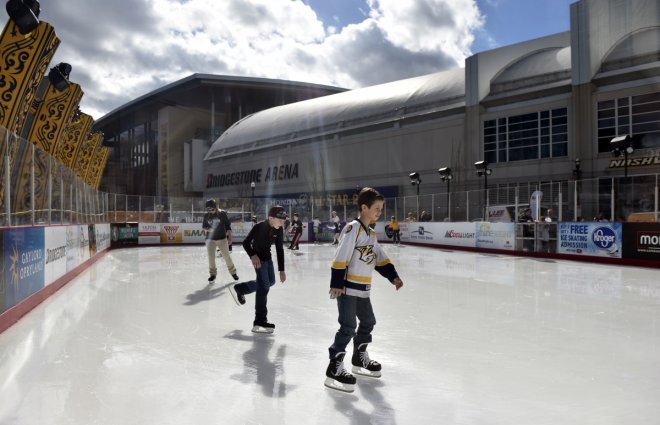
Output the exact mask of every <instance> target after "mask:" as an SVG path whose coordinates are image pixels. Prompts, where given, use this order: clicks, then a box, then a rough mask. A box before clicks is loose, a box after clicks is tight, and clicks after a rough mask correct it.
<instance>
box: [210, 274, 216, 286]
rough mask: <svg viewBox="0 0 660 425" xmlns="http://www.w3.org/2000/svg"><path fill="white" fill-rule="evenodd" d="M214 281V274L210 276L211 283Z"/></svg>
mask: <svg viewBox="0 0 660 425" xmlns="http://www.w3.org/2000/svg"><path fill="white" fill-rule="evenodd" d="M213 282H215V275H214V274H212V275H211V276H209V285H210V284H212V283H213Z"/></svg>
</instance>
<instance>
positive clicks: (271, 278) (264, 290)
mask: <svg viewBox="0 0 660 425" xmlns="http://www.w3.org/2000/svg"><path fill="white" fill-rule="evenodd" d="M285 218H286V212H285V211H284V208H283V207H281V206H279V205H276V206H274V207H271V209H270V211H269V212H268V219H267V220H264V221H261V222H259V223H257V224H255V225H254V226H252V229H251V230H250V232H249V233H248V235H247V236H246V237H245V239H244V240H243V248H244V249H245V252H246V253H247V255H248V257H250V260H251V261H252V265H253V266H254V269H255V271H256V273H257V277H256V279H255V280H250V281H248V282H242V283H237V284H236V285H233V286H230V287H229V292H230V293H231V295H232V297H234V301H236V304H238V305H243V304H245V295H247V294H251V293H252V292H256V295H255V299H254V311H255V312H254V323H253V327H252V332H256V333H273V331H274V330H275V325H274V324H272V323H268V318H267V316H268V307H267V304H268V291H269V290H270V287H271V286H273V285H274V284H275V269H274V267H273V259H272V257H271V253H270V248H271V246H272V244H273V243H274V244H275V251H276V253H277V266H278V270H279V272H280V282H282V283H284V281H285V280H286V273H284V248H283V247H282V239H283V238H284V235H283V232H282V222H283V221H284V219H285Z"/></svg>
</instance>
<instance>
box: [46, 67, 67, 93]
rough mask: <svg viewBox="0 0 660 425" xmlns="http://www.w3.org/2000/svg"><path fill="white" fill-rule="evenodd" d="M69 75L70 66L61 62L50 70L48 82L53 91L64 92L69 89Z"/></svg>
mask: <svg viewBox="0 0 660 425" xmlns="http://www.w3.org/2000/svg"><path fill="white" fill-rule="evenodd" d="M69 74H71V65H69V64H68V63H65V62H61V63H59V64H58V65H57V66H55V67H53V68H51V69H50V72H49V73H48V80H49V81H50V83H51V84H52V85H53V87H55V90H57V91H64V90H66V89H67V88H69Z"/></svg>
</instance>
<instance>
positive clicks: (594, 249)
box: [111, 221, 660, 268]
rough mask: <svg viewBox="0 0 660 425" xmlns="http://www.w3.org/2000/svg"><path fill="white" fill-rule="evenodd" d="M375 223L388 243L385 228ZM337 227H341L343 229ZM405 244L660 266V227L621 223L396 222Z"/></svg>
mask: <svg viewBox="0 0 660 425" xmlns="http://www.w3.org/2000/svg"><path fill="white" fill-rule="evenodd" d="M387 224H388V223H387V222H378V223H376V225H375V230H376V234H377V236H378V240H379V241H381V242H388V241H389V240H390V238H389V237H388V236H387V232H386V229H385V226H386V225H387ZM344 225H345V223H341V224H340V226H342V227H343V226H344ZM111 226H112V247H113V248H115V247H121V246H131V245H134V246H138V245H172V244H174V245H180V244H203V243H204V232H203V230H202V229H201V223H179V224H177V223H174V224H173V223H116V224H112V225H111ZM399 226H400V231H401V233H400V236H401V241H402V242H403V243H406V244H411V245H419V246H431V247H438V248H442V249H456V250H465V251H474V252H490V253H500V254H509V255H519V256H532V257H540V258H557V259H568V260H578V261H587V262H594V263H608V264H622V265H636V266H643V267H656V268H658V267H660V223H654V222H648V223H637V222H635V223H621V222H559V223H558V222H524V223H512V222H484V221H478V222H405V221H404V222H400V223H399ZM251 227H252V224H251V223H232V240H233V242H234V243H241V242H242V241H243V238H245V236H246V235H247V233H248V232H249V230H250V229H251ZM313 230H314V229H313V223H304V224H303V235H302V238H301V241H302V242H312V241H315V240H318V241H320V242H330V241H332V240H333V237H334V225H333V224H332V223H321V225H320V226H319V229H318V232H317V234H316V235H314V231H313Z"/></svg>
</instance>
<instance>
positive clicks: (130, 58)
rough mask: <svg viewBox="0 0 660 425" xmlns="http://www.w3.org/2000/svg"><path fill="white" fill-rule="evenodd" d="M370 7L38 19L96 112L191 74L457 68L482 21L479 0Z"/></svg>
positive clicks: (211, 1) (238, 3)
mask: <svg viewBox="0 0 660 425" xmlns="http://www.w3.org/2000/svg"><path fill="white" fill-rule="evenodd" d="M368 6H369V7H370V10H369V11H368V12H365V13H366V14H367V15H368V16H365V19H364V20H363V21H362V22H360V23H358V24H353V25H348V26H346V27H344V28H341V29H338V28H337V27H335V26H332V25H330V24H331V23H330V22H327V23H325V24H326V25H328V27H327V29H326V28H324V23H323V22H321V21H320V20H319V18H318V17H317V15H316V14H315V12H314V11H313V10H312V9H311V8H310V7H309V6H308V5H306V4H304V3H303V2H302V1H299V0H222V1H218V0H188V1H184V0H181V1H177V0H140V1H138V0H112V1H108V0H68V1H67V2H66V3H63V4H61V5H60V4H57V5H55V4H52V3H51V4H47V3H43V2H42V6H41V10H42V12H41V16H40V18H41V19H42V20H45V21H47V22H49V23H51V24H52V25H53V26H54V27H55V31H56V33H57V34H58V36H59V37H60V39H61V44H60V46H59V48H58V51H57V53H56V56H55V59H54V61H53V65H54V64H55V63H58V62H68V63H70V64H71V65H72V66H73V71H72V74H71V80H72V81H75V82H77V83H79V84H80V85H81V86H82V89H83V91H84V92H85V95H84V96H83V100H82V102H81V108H82V109H83V111H84V112H86V113H89V114H90V115H92V116H94V117H95V118H99V117H100V116H101V115H103V114H105V113H107V112H109V111H110V110H112V109H114V108H117V107H119V106H121V105H122V104H124V103H126V102H128V101H130V100H132V99H135V98H136V97H139V96H140V95H143V94H145V93H148V92H150V91H152V90H154V89H157V88H159V87H162V86H163V85H165V84H168V83H171V82H173V81H176V80H178V79H181V78H184V77H186V76H188V75H190V74H193V73H211V74H225V75H243V76H251V77H265V78H281V79H290V80H298V81H307V82H313V83H319V84H330V85H338V86H342V87H348V88H356V87H361V86H366V85H372V84H378V83H382V82H386V81H392V80H397V79H402V78H407V77H410V76H414V75H422V74H426V73H431V72H436V71H440V70H443V69H448V68H453V67H456V66H462V63H463V59H464V58H465V56H467V55H469V54H470V50H469V48H470V44H471V43H472V40H473V33H474V32H475V31H476V30H478V29H479V28H481V27H482V25H483V23H482V17H481V15H480V14H479V11H478V9H477V6H476V4H475V0H407V1H400V0H380V1H376V0H369V1H368Z"/></svg>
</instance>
